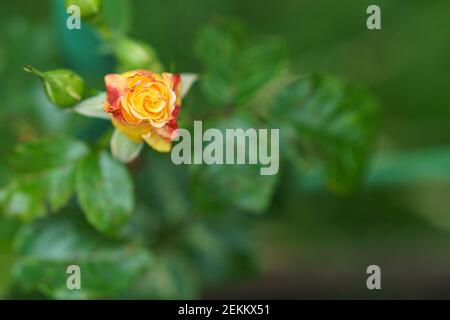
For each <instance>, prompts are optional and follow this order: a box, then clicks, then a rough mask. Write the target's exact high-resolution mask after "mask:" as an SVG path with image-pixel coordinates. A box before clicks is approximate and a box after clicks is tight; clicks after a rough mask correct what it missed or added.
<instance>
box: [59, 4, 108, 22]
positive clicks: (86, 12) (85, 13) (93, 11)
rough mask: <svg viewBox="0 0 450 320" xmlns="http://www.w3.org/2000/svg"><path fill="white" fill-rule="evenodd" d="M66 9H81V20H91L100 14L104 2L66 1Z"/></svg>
mask: <svg viewBox="0 0 450 320" xmlns="http://www.w3.org/2000/svg"><path fill="white" fill-rule="evenodd" d="M65 3H66V8H68V7H69V6H71V5H76V6H78V7H79V8H80V14H81V18H83V19H90V18H93V17H95V16H96V15H98V14H99V12H100V7H101V5H102V0H65Z"/></svg>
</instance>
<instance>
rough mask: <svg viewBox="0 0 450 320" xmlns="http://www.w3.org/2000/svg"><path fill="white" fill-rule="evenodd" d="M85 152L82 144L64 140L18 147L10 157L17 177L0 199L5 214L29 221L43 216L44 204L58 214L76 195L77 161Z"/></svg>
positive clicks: (50, 140)
mask: <svg viewBox="0 0 450 320" xmlns="http://www.w3.org/2000/svg"><path fill="white" fill-rule="evenodd" d="M87 152H88V148H87V146H86V145H85V144H83V143H81V142H78V141H76V140H73V139H70V138H65V137H58V138H53V139H42V140H36V141H32V142H27V143H23V144H19V145H17V146H16V148H15V149H14V151H13V152H12V154H11V156H10V157H9V163H10V164H11V166H12V167H13V168H14V169H15V171H16V173H17V175H16V176H15V177H14V179H13V180H12V182H11V183H10V184H9V185H8V186H6V187H5V188H4V189H3V190H2V196H1V197H0V204H1V206H2V207H3V209H4V212H5V213H6V214H7V215H10V216H15V217H19V218H20V219H22V220H26V221H29V220H32V219H34V218H36V217H41V216H44V215H45V214H46V212H47V203H48V204H49V205H50V208H51V210H52V211H53V212H56V211H58V210H60V209H61V208H62V207H63V206H64V205H65V204H66V203H67V202H68V201H69V199H70V197H71V196H72V195H73V193H74V191H75V168H76V166H77V161H78V160H79V159H81V158H83V157H84V156H85V155H86V154H87Z"/></svg>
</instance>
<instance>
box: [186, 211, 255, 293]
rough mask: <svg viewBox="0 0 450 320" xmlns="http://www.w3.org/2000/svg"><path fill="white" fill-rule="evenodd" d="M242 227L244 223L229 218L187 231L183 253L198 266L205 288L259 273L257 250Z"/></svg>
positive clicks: (200, 225) (199, 225) (194, 226)
mask: <svg viewBox="0 0 450 320" xmlns="http://www.w3.org/2000/svg"><path fill="white" fill-rule="evenodd" d="M242 223H243V221H242V219H236V218H235V219H234V220H232V219H230V218H227V219H221V220H219V221H218V222H216V223H215V224H214V225H212V224H211V223H209V224H206V223H194V224H192V225H191V226H190V227H188V228H187V230H186V232H185V234H184V238H183V242H182V249H183V252H184V253H185V254H186V255H187V256H189V257H190V258H191V259H193V261H194V262H195V265H196V266H198V270H199V274H201V275H202V277H201V280H202V282H203V283H204V284H206V285H208V286H217V285H220V284H224V283H226V282H227V281H231V280H236V279H238V278H243V277H244V276H248V275H250V274H254V273H255V272H256V269H257V262H256V259H255V256H256V250H255V248H254V246H253V243H252V241H251V235H250V234H249V232H248V230H246V229H245V228H243V227H242ZM238 224H240V225H238ZM230 225H233V226H234V227H233V228H228V227H227V226H230Z"/></svg>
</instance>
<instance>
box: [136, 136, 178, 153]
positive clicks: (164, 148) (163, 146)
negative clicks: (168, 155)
mask: <svg viewBox="0 0 450 320" xmlns="http://www.w3.org/2000/svg"><path fill="white" fill-rule="evenodd" d="M142 138H144V140H145V142H147V144H148V145H149V146H150V147H152V148H153V149H155V150H156V151H158V152H170V150H171V149H172V143H171V141H170V140H167V139H164V138H163V137H161V136H160V135H159V134H157V133H155V132H151V133H149V134H147V135H144V136H142Z"/></svg>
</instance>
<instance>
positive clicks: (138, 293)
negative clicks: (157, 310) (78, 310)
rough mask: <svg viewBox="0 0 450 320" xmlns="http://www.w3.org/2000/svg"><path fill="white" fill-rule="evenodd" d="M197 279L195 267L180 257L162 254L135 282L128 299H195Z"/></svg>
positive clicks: (197, 290)
mask: <svg viewBox="0 0 450 320" xmlns="http://www.w3.org/2000/svg"><path fill="white" fill-rule="evenodd" d="M199 289H200V288H199V279H198V274H197V270H196V269H195V267H194V266H193V265H192V264H191V263H189V261H187V259H185V258H184V257H182V256H181V255H177V254H174V253H164V254H163V255H160V256H158V259H155V263H154V264H153V265H152V266H151V267H150V268H148V269H147V270H146V271H145V273H144V274H143V276H142V277H141V278H139V280H138V281H136V285H135V286H134V287H133V288H132V289H131V290H130V294H128V297H131V298H137V299H165V300H167V299H196V298H198V296H199V291H200V290H199Z"/></svg>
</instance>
